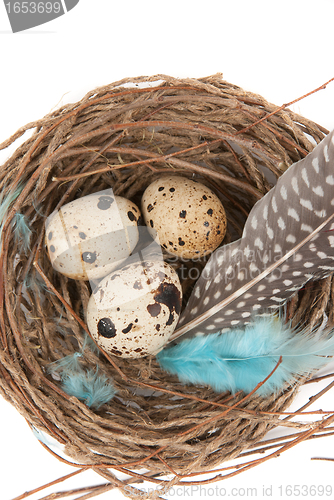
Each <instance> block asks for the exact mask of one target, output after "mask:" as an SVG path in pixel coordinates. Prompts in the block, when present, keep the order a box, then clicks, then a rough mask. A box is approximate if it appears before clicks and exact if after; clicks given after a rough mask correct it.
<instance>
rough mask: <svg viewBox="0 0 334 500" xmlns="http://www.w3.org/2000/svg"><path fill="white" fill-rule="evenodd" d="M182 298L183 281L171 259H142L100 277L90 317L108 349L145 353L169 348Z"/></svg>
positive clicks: (127, 354)
mask: <svg viewBox="0 0 334 500" xmlns="http://www.w3.org/2000/svg"><path fill="white" fill-rule="evenodd" d="M181 303H182V288H181V284H180V281H179V278H178V275H177V273H176V271H174V269H173V268H172V267H171V266H170V265H169V264H167V263H166V262H164V261H162V260H158V261H137V262H136V263H133V264H131V265H129V266H125V267H124V268H121V269H119V270H117V271H115V272H114V273H111V274H110V275H108V276H106V277H105V278H104V279H103V280H102V281H101V282H100V283H99V285H98V287H97V288H96V289H95V290H94V292H93V293H92V295H91V297H90V299H89V301H88V306H87V310H86V321H87V325H88V328H89V331H90V333H91V335H92V337H93V339H94V340H96V342H97V343H98V344H99V345H100V346H101V347H102V349H104V350H105V351H106V352H108V353H109V354H113V355H115V356H122V357H126V358H139V357H142V356H147V355H148V354H157V353H158V352H159V351H160V350H161V349H162V348H163V346H164V345H165V344H166V342H167V341H168V339H169V337H170V336H171V334H172V333H173V331H174V329H175V327H176V324H177V322H178V319H179V315H180V312H181Z"/></svg>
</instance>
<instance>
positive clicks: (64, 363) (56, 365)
mask: <svg viewBox="0 0 334 500" xmlns="http://www.w3.org/2000/svg"><path fill="white" fill-rule="evenodd" d="M80 358H82V354H81V353H80V352H75V353H74V354H70V355H69V356H65V357H64V358H60V359H58V360H57V361H54V362H53V363H50V364H49V365H48V367H47V371H48V373H65V374H66V373H71V372H76V371H78V370H81V367H80V364H79V359H80Z"/></svg>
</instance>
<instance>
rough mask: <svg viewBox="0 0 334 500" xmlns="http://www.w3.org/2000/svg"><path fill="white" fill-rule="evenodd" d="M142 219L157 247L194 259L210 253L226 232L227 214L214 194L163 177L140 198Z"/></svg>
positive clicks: (193, 183) (186, 181)
mask: <svg viewBox="0 0 334 500" xmlns="http://www.w3.org/2000/svg"><path fill="white" fill-rule="evenodd" d="M141 209H142V214H143V218H144V220H145V223H146V224H147V226H148V228H149V229H150V228H151V229H152V230H153V229H154V230H155V231H156V233H157V235H158V238H159V241H160V245H162V247H163V248H165V250H166V251H167V252H168V253H170V254H173V255H177V256H178V257H184V258H188V259H193V258H195V257H202V256H204V255H208V254H209V253H211V252H213V250H215V249H216V248H217V247H218V246H219V245H220V243H221V242H222V241H223V239H224V236H225V233H226V214H225V210H224V207H223V205H222V203H221V201H220V199H219V198H218V196H216V194H215V193H214V192H213V191H211V189H209V188H208V187H207V186H205V185H204V184H202V183H200V182H197V181H194V180H190V179H188V178H186V177H182V176H176V175H175V176H173V175H170V176H163V177H161V178H159V179H157V180H156V181H154V182H152V184H150V185H149V186H148V187H147V188H146V190H145V192H144V194H143V197H142V204H141Z"/></svg>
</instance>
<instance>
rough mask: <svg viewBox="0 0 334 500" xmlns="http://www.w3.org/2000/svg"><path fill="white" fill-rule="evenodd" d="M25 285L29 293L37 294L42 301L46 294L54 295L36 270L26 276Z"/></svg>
mask: <svg viewBox="0 0 334 500" xmlns="http://www.w3.org/2000/svg"><path fill="white" fill-rule="evenodd" d="M23 285H24V286H25V288H26V289H27V290H28V291H30V292H34V293H37V295H38V296H39V298H40V299H41V300H42V299H43V297H44V296H45V294H46V293H51V294H53V292H52V291H51V290H49V288H48V287H47V286H46V284H45V282H44V280H43V278H41V276H40V275H39V274H38V273H37V271H35V270H34V269H32V270H31V272H30V273H29V274H27V275H26V277H25V279H24V281H23Z"/></svg>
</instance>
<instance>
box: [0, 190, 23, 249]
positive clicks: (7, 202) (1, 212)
mask: <svg viewBox="0 0 334 500" xmlns="http://www.w3.org/2000/svg"><path fill="white" fill-rule="evenodd" d="M22 189H23V185H22V184H19V185H18V186H17V187H16V189H14V191H11V192H10V193H8V194H7V196H5V195H4V191H2V192H1V193H0V241H1V237H2V230H3V226H4V223H5V221H6V216H7V212H8V210H9V207H10V206H11V204H12V203H13V202H14V201H15V200H16V198H17V197H18V196H19V195H20V194H21V191H22Z"/></svg>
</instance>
